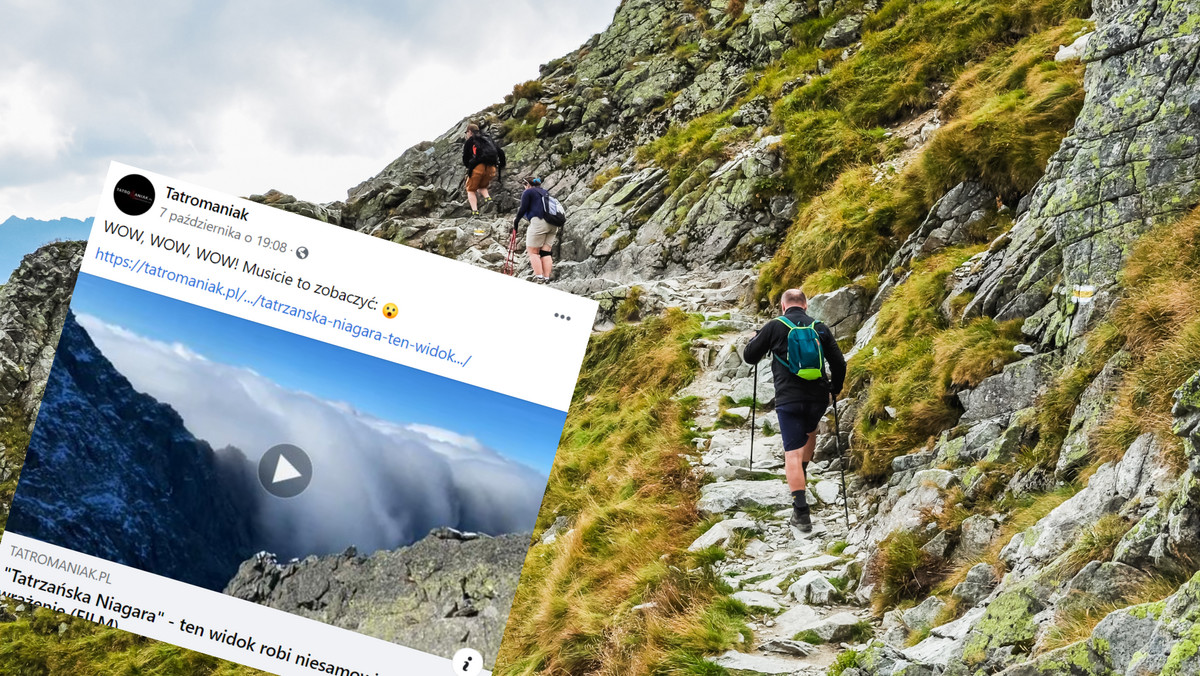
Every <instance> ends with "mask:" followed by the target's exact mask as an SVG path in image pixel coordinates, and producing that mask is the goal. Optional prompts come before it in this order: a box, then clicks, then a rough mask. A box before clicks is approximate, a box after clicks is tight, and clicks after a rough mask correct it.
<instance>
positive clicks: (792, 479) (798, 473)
mask: <svg viewBox="0 0 1200 676" xmlns="http://www.w3.org/2000/svg"><path fill="white" fill-rule="evenodd" d="M803 452H804V451H803V450H801V449H796V450H794V451H787V452H786V453H784V454H783V472H784V474H786V475H787V483H788V490H789V491H802V490H804V486H805V481H804V467H803V466H802V465H801V464H800V454H801V453H803Z"/></svg>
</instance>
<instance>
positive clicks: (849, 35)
mask: <svg viewBox="0 0 1200 676" xmlns="http://www.w3.org/2000/svg"><path fill="white" fill-rule="evenodd" d="M865 18H866V15H864V14H850V15H849V16H846V17H845V18H843V19H842V20H841V21H838V22H837V23H835V24H834V25H833V27H832V28H830V29H829V30H828V31H826V32H825V36H824V37H822V38H821V49H835V48H837V47H845V46H847V45H850V44H853V43H854V42H856V41H857V40H858V38H859V36H861V35H862V25H863V19H865Z"/></svg>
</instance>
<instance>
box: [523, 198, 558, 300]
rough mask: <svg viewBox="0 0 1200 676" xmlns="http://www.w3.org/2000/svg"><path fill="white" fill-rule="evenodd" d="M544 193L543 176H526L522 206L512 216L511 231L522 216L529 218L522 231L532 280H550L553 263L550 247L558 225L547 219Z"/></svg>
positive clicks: (543, 281)
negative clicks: (523, 231)
mask: <svg viewBox="0 0 1200 676" xmlns="http://www.w3.org/2000/svg"><path fill="white" fill-rule="evenodd" d="M547 197H549V193H547V192H546V189H545V188H543V187H542V179H540V178H533V177H529V178H526V179H525V191H524V192H522V193H521V208H520V209H517V217H516V218H514V219H513V231H514V232H515V231H516V229H517V226H519V225H520V224H521V219H522V218H528V219H529V228H528V229H527V230H526V231H525V250H526V251H527V252H529V264H530V265H531V266H532V267H533V281H535V282H537V283H539V284H545V283H546V282H549V281H550V271H551V268H553V266H554V261H553V260H552V259H551V258H550V248H551V247H552V246H554V238H555V237H556V236H557V235H558V228H556V227H555V226H553V225H551V224H550V223H548V222H547V221H546V207H545V205H546V198H547Z"/></svg>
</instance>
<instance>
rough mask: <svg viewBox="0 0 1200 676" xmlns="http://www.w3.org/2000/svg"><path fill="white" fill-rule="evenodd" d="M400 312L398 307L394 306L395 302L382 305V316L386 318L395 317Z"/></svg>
mask: <svg viewBox="0 0 1200 676" xmlns="http://www.w3.org/2000/svg"><path fill="white" fill-rule="evenodd" d="M398 314H400V308H398V307H396V304H395V303H388V304H387V305H384V306H383V316H384V317H387V318H388V319H395V318H396V315H398Z"/></svg>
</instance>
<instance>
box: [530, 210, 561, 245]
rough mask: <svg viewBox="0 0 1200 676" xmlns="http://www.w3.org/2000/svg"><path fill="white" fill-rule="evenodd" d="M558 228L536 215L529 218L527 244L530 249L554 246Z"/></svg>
mask: <svg viewBox="0 0 1200 676" xmlns="http://www.w3.org/2000/svg"><path fill="white" fill-rule="evenodd" d="M557 235H558V228H556V227H554V226H553V225H550V224H549V223H547V222H546V221H543V220H542V219H540V218H538V217H536V216H534V217H533V218H531V219H529V230H527V231H526V232H525V246H526V247H527V248H529V249H549V248H550V247H552V246H554V238H555V237H556V236H557Z"/></svg>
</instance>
